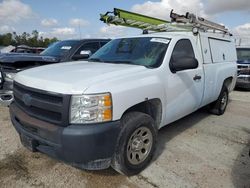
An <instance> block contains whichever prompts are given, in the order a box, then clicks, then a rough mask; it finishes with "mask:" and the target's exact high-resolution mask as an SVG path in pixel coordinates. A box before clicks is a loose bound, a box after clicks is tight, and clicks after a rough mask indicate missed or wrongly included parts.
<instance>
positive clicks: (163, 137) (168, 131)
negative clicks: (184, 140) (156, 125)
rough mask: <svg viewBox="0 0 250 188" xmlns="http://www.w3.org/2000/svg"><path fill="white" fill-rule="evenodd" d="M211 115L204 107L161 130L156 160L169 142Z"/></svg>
mask: <svg viewBox="0 0 250 188" xmlns="http://www.w3.org/2000/svg"><path fill="white" fill-rule="evenodd" d="M209 115H211V114H209V113H208V109H207V108H206V107H204V108H201V109H200V110H198V111H196V112H194V113H192V114H190V115H188V116H186V117H184V118H182V119H180V120H177V121H175V122H173V123H171V124H169V125H167V126H165V127H163V128H161V129H160V130H159V133H158V144H157V150H156V154H155V159H154V160H156V159H157V158H158V157H159V156H160V155H161V154H162V153H163V152H164V150H165V149H166V148H165V145H166V143H167V142H169V141H170V140H171V139H173V138H174V137H176V136H177V135H179V134H181V133H182V132H184V131H185V130H187V129H189V128H191V127H192V126H194V125H196V124H197V123H199V122H200V121H201V120H203V119H204V118H206V117H208V116H209Z"/></svg>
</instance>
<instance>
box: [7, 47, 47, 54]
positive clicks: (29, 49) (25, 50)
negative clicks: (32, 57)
mask: <svg viewBox="0 0 250 188" xmlns="http://www.w3.org/2000/svg"><path fill="white" fill-rule="evenodd" d="M43 50H45V48H43V47H30V46H27V45H19V46H17V47H15V48H14V49H12V50H11V51H10V52H11V53H33V54H40V53H41V52H42V51H43Z"/></svg>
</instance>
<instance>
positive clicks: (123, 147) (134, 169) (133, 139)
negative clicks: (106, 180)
mask: <svg viewBox="0 0 250 188" xmlns="http://www.w3.org/2000/svg"><path fill="white" fill-rule="evenodd" d="M121 122H122V131H121V134H120V138H119V142H118V145H117V147H116V152H115V156H114V157H113V161H112V167H113V168H114V169H115V170H116V171H118V172H120V173H122V174H125V175H128V176H131V175H135V174H138V173H139V172H141V171H142V170H143V169H145V168H146V167H147V166H148V164H149V163H150V161H151V159H152V157H153V154H154V151H155V147H156V137H157V129H156V127H155V123H154V120H153V119H152V117H150V116H149V115H147V114H145V113H141V112H129V113H128V114H125V115H124V117H123V118H122V120H121Z"/></svg>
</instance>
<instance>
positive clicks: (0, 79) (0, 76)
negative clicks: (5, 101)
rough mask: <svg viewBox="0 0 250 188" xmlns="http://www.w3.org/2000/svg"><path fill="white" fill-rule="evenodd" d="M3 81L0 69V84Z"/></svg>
mask: <svg viewBox="0 0 250 188" xmlns="http://www.w3.org/2000/svg"><path fill="white" fill-rule="evenodd" d="M2 82H3V76H2V71H1V70H0V84H1V83H2Z"/></svg>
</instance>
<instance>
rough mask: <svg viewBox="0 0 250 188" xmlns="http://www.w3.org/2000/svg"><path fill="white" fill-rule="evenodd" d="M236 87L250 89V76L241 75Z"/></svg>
mask: <svg viewBox="0 0 250 188" xmlns="http://www.w3.org/2000/svg"><path fill="white" fill-rule="evenodd" d="M236 87H239V88H246V89H250V75H239V76H238V78H237V82H236Z"/></svg>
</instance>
